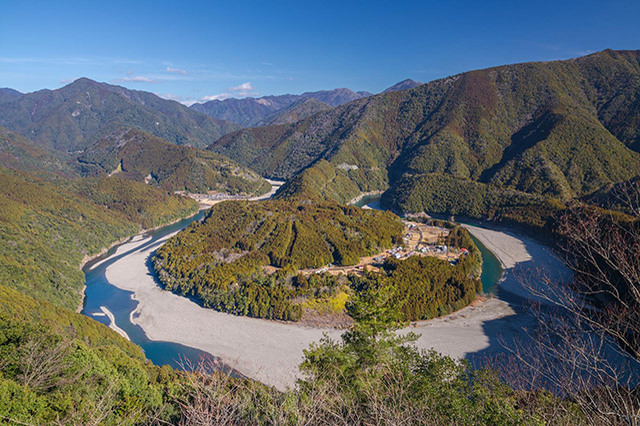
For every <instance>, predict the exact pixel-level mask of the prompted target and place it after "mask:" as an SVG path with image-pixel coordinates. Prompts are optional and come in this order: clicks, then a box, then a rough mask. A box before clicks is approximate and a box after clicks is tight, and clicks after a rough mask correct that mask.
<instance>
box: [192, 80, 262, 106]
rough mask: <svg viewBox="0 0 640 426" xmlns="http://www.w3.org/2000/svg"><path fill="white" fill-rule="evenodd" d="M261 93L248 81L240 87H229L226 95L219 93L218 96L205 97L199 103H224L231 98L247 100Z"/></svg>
mask: <svg viewBox="0 0 640 426" xmlns="http://www.w3.org/2000/svg"><path fill="white" fill-rule="evenodd" d="M258 95H259V93H258V92H257V91H256V88H255V87H253V85H252V84H251V82H249V81H247V82H246V83H242V84H241V85H239V86H234V87H229V88H227V91H226V92H224V93H218V94H216V95H208V96H203V97H201V98H200V99H199V102H208V101H224V100H225V99H229V98H246V97H247V96H258Z"/></svg>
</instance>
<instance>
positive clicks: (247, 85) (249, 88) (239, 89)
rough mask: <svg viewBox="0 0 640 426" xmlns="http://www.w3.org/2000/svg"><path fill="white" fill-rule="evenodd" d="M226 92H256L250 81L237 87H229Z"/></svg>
mask: <svg viewBox="0 0 640 426" xmlns="http://www.w3.org/2000/svg"><path fill="white" fill-rule="evenodd" d="M227 90H228V91H229V92H250V91H252V90H256V88H255V87H253V86H252V85H251V82H250V81H247V82H246V83H242V84H241V85H239V86H235V87H229V88H228V89H227Z"/></svg>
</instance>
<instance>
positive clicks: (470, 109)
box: [210, 50, 640, 214]
mask: <svg viewBox="0 0 640 426" xmlns="http://www.w3.org/2000/svg"><path fill="white" fill-rule="evenodd" d="M638 99H640V51H611V50H607V51H603V52H599V53H596V54H592V55H589V56H585V57H582V58H578V59H572V60H567V61H555V62H538V63H525V64H517V65H508V66H501V67H495V68H489V69H485V70H478V71H471V72H466V73H463V74H459V75H456V76H452V77H448V78H444V79H441V80H437V81H433V82H431V83H428V84H424V85H421V86H418V87H415V88H413V89H409V90H402V91H396V92H390V93H384V94H380V95H376V96H372V97H369V98H366V99H360V100H356V101H354V102H351V103H349V104H346V105H342V106H340V107H337V108H334V109H332V110H329V111H325V112H320V113H318V114H315V115H313V116H311V117H309V118H307V119H304V120H301V121H299V122H297V123H295V124H293V125H277V126H267V127H264V128H256V129H246V130H241V131H238V132H234V133H231V134H229V135H226V136H224V137H222V138H221V139H220V140H218V141H217V142H216V143H214V144H213V145H211V146H210V149H212V150H215V151H217V152H220V153H223V154H225V155H227V156H229V157H231V158H232V159H234V160H236V161H238V162H240V163H242V164H246V165H249V166H251V167H253V168H254V169H255V170H257V171H258V172H259V173H261V174H263V175H266V176H271V177H274V178H283V179H290V178H293V179H292V180H291V181H290V182H289V183H288V184H287V185H286V186H285V187H284V188H283V190H282V193H283V194H287V195H297V196H304V197H316V198H325V197H328V198H332V199H335V200H338V201H343V202H344V201H347V200H349V199H351V198H352V197H354V196H356V195H358V194H359V193H360V192H361V191H371V190H387V189H389V188H390V189H391V191H390V192H389V193H388V194H387V197H385V199H386V201H387V202H388V203H389V204H390V205H391V206H395V207H399V208H402V209H407V210H413V209H422V208H427V209H431V210H432V211H447V210H449V211H453V210H456V211H457V212H460V213H468V211H467V210H468V207H469V206H467V204H469V203H468V202H467V201H465V197H463V196H461V194H460V192H459V191H469V190H470V189H471V188H475V189H473V191H480V192H491V193H497V194H499V195H500V196H503V194H508V195H509V196H508V197H506V198H507V199H505V202H507V203H508V202H511V201H512V196H518V197H520V196H521V195H522V196H524V198H526V199H527V200H525V202H529V201H530V200H529V199H528V197H534V198H535V197H539V196H544V197H553V198H556V199H560V200H564V199H568V198H572V197H575V196H582V195H585V194H589V193H591V192H593V191H596V190H597V189H598V188H600V187H602V186H603V185H606V184H609V183H611V182H617V181H622V180H626V179H630V178H632V177H633V176H635V175H638V174H639V173H640V154H639V152H640V104H639V103H638ZM400 188H402V190H401V191H400V190H399V189H400ZM426 194H431V195H433V194H437V195H438V197H436V199H438V200H439V201H438V202H437V204H436V201H434V197H432V196H431V195H429V196H426ZM521 198H522V197H521ZM470 207H472V208H477V206H470ZM477 210H484V209H483V208H479V209H477ZM482 213H483V214H484V213H486V212H485V211H482Z"/></svg>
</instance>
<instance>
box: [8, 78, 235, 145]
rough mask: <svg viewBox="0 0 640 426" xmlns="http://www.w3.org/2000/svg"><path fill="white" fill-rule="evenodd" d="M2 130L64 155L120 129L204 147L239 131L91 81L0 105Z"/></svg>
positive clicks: (150, 96)
mask: <svg viewBox="0 0 640 426" xmlns="http://www.w3.org/2000/svg"><path fill="white" fill-rule="evenodd" d="M0 125H2V126H5V127H6V128H8V129H10V130H12V131H14V132H16V133H19V134H21V135H22V136H24V137H27V138H28V139H30V140H32V141H34V142H37V143H39V144H41V145H42V146H45V147H49V148H54V149H57V150H60V151H64V152H67V151H77V150H82V149H84V148H87V147H88V146H90V145H91V144H93V143H95V142H96V141H97V140H98V139H99V138H100V137H101V136H103V135H104V134H107V133H108V132H110V131H112V130H113V129H115V128H118V127H121V126H127V127H135V128H138V129H140V130H144V131H147V132H149V133H152V134H153V135H155V136H158V137H161V138H163V139H165V140H167V141H169V142H171V143H175V144H177V145H193V146H200V147H204V146H206V145H208V144H210V143H212V142H214V141H215V140H216V139H218V138H219V137H220V136H222V135H223V134H225V133H228V132H230V131H233V130H236V129H237V128H238V127H237V126H236V125H235V124H232V123H229V122H225V121H221V120H215V119H213V118H211V117H208V116H206V115H204V114H200V113H198V112H196V111H194V110H192V109H189V108H187V107H185V106H184V105H182V104H180V103H178V102H174V101H168V100H165V99H161V98H159V97H158V96H156V95H154V94H152V93H148V92H142V91H137V90H129V89H125V88H124V87H119V86H113V85H110V84H106V83H97V82H95V81H92V80H89V79H87V78H81V79H78V80H76V81H74V82H73V83H71V84H69V85H67V86H64V87H62V88H60V89H56V90H40V91H37V92H33V93H28V94H25V95H23V96H20V97H18V98H16V99H14V100H12V101H8V102H2V103H0Z"/></svg>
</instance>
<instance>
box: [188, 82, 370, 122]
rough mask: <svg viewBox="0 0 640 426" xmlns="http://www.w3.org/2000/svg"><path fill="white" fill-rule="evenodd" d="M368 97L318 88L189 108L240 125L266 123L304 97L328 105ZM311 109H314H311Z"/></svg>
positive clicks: (366, 94)
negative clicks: (309, 90) (300, 92)
mask: <svg viewBox="0 0 640 426" xmlns="http://www.w3.org/2000/svg"><path fill="white" fill-rule="evenodd" d="M368 96H371V93H369V92H354V91H353V90H350V89H344V88H343V89H334V90H321V91H318V92H305V93H303V94H302V95H280V96H263V97H261V98H244V99H235V98H231V99H225V100H222V101H220V100H213V101H209V102H205V103H203V104H193V105H191V108H192V109H195V110H196V111H200V112H203V113H205V114H208V115H210V116H211V117H214V118H218V119H221V120H228V121H231V122H233V123H236V124H239V125H240V126H243V127H251V126H257V125H261V124H264V123H268V122H269V121H270V119H272V118H273V117H275V116H276V115H278V114H279V113H280V112H282V111H283V110H286V109H289V108H291V107H292V106H294V104H299V103H300V102H302V101H303V100H305V99H315V100H317V101H320V102H322V103H324V104H327V105H329V106H331V107H335V106H338V105H342V104H345V103H347V102H351V101H353V100H356V99H361V98H366V97H368ZM314 112H315V111H314Z"/></svg>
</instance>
